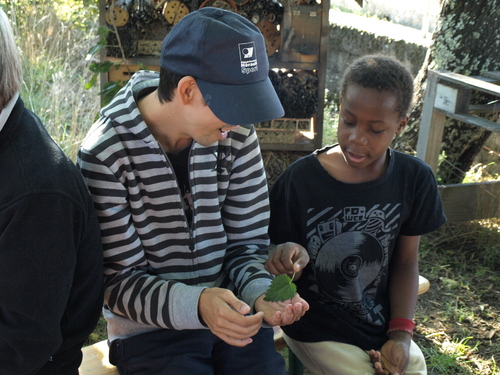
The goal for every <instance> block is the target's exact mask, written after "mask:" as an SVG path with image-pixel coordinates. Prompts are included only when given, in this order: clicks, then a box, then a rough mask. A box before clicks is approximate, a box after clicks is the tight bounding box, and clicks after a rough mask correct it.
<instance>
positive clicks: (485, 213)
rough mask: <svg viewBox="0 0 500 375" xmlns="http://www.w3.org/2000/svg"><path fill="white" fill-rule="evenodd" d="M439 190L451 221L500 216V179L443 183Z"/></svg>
mask: <svg viewBox="0 0 500 375" xmlns="http://www.w3.org/2000/svg"><path fill="white" fill-rule="evenodd" d="M439 192H440V194H441V198H442V200H443V205H444V211H445V214H446V217H447V218H448V222H449V223H456V222H460V221H471V220H479V219H486V218H491V217H500V201H499V197H500V181H498V182H496V181H493V182H479V183H473V184H454V185H442V186H440V187H439Z"/></svg>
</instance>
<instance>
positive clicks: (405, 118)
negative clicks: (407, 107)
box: [396, 115, 410, 135]
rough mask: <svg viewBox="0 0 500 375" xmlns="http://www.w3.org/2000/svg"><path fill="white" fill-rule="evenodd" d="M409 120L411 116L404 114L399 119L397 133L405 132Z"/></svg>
mask: <svg viewBox="0 0 500 375" xmlns="http://www.w3.org/2000/svg"><path fill="white" fill-rule="evenodd" d="M409 120H410V116H408V115H404V116H403V117H401V119H400V120H399V126H398V129H397V130H396V135H400V134H401V133H402V132H403V130H404V129H405V127H406V125H407V124H408V121H409Z"/></svg>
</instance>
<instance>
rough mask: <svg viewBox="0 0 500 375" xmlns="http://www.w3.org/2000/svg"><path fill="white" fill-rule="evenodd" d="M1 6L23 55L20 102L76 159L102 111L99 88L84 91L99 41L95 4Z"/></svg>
mask: <svg viewBox="0 0 500 375" xmlns="http://www.w3.org/2000/svg"><path fill="white" fill-rule="evenodd" d="M93 3H95V4H93ZM0 4H1V5H2V6H3V8H4V10H5V11H6V12H7V13H8V15H9V18H10V20H11V25H12V27H13V30H14V34H15V36H16V43H17V45H18V48H19V51H20V55H21V63H22V66H23V78H24V85H23V89H22V92H21V97H22V98H23V100H24V101H25V104H26V106H27V107H28V108H29V109H31V110H32V111H33V112H34V113H36V114H37V115H38V116H39V117H40V119H41V120H42V123H43V124H44V125H45V127H46V128H47V130H48V131H49V133H50V134H51V135H52V137H53V138H54V139H55V141H56V142H57V143H58V144H59V145H60V147H61V148H62V149H63V150H64V151H65V152H66V154H67V155H69V156H70V158H71V159H72V160H75V158H76V152H77V149H78V146H79V144H80V142H81V141H82V139H83V137H84V136H85V134H86V133H87V130H88V128H89V127H90V125H92V123H93V122H94V120H95V117H96V114H97V112H98V110H99V107H100V99H99V96H98V93H97V88H93V89H91V90H85V89H84V85H85V82H86V81H87V80H88V79H90V77H91V72H90V71H89V69H88V66H89V64H90V61H88V60H87V52H88V51H89V49H90V47H91V46H92V45H93V44H95V43H96V41H97V37H96V30H97V23H96V22H97V17H96V15H97V1H93V2H92V1H85V2H84V1H83V0H80V1H71V2H67V3H66V2H64V1H47V0H38V1H36V2H35V1H30V0H16V1H3V2H2V3H0ZM92 15H94V16H95V17H94V18H92ZM94 20H95V21H94Z"/></svg>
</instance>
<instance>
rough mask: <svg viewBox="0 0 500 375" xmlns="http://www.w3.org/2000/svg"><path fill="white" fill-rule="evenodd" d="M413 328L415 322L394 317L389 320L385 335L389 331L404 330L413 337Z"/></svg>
mask: <svg viewBox="0 0 500 375" xmlns="http://www.w3.org/2000/svg"><path fill="white" fill-rule="evenodd" d="M414 328H415V323H413V321H412V320H410V319H404V318H395V319H391V320H390V321H389V329H388V330H387V335H389V334H390V333H391V332H406V333H409V334H410V335H411V337H413V329H414Z"/></svg>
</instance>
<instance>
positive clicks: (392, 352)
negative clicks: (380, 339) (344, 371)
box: [372, 235, 420, 374]
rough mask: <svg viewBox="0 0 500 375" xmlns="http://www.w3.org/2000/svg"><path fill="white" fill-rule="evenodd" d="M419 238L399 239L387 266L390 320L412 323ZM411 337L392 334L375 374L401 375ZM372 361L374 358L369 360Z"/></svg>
mask: <svg viewBox="0 0 500 375" xmlns="http://www.w3.org/2000/svg"><path fill="white" fill-rule="evenodd" d="M419 244H420V236H403V235H399V236H398V238H397V240H396V246H395V248H394V253H393V258H392V260H391V264H390V268H389V269H390V277H389V298H390V306H391V319H396V318H403V319H408V320H413V315H414V312H415V305H416V303H417V296H418V246H419ZM411 338H412V335H411V334H410V333H407V332H402V331H395V332H392V333H390V334H389V340H388V341H387V342H386V343H385V344H384V346H383V347H382V349H381V350H380V358H379V360H380V362H379V363H375V369H376V371H377V374H385V372H384V370H387V371H389V372H390V373H391V374H403V373H404V371H405V370H406V368H407V366H408V363H409V359H410V358H409V349H410V344H411ZM372 359H373V356H372Z"/></svg>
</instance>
